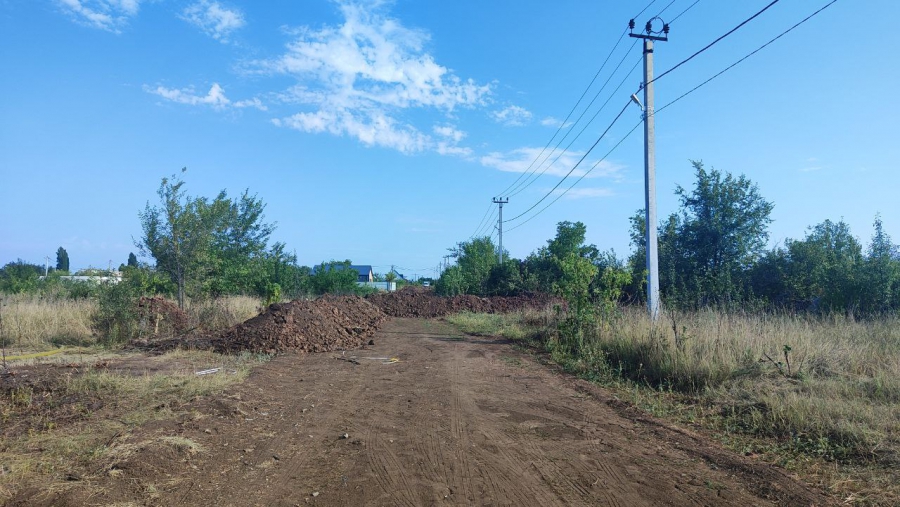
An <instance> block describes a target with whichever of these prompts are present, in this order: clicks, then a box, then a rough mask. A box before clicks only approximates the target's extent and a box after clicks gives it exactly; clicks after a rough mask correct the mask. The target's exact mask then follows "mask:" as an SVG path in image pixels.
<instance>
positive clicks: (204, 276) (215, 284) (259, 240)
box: [138, 170, 286, 308]
mask: <svg viewBox="0 0 900 507" xmlns="http://www.w3.org/2000/svg"><path fill="white" fill-rule="evenodd" d="M182 172H184V170H182ZM183 187H184V181H183V180H181V179H180V178H179V177H177V176H173V177H172V178H171V179H168V178H164V179H163V180H162V183H161V185H160V187H159V190H158V191H157V194H158V195H159V199H160V204H159V205H158V206H151V205H150V203H147V205H146V207H145V209H144V211H143V212H141V213H140V218H141V227H142V229H143V236H142V238H141V241H140V242H139V243H138V247H139V248H140V249H141V252H142V253H144V254H145V255H147V256H151V257H153V258H154V259H155V260H156V268H157V270H159V271H160V272H163V273H165V274H167V275H168V276H169V277H170V278H171V279H172V282H173V283H174V284H175V286H176V287H177V298H178V304H179V306H180V307H182V308H183V307H184V299H185V296H186V295H191V296H198V297H203V296H206V295H213V296H217V295H221V294H235V293H245V294H246V293H256V294H257V295H261V296H263V295H266V294H268V293H269V289H267V288H266V287H267V284H268V283H269V282H273V281H272V280H267V279H265V277H266V276H268V275H270V274H272V273H273V272H275V271H277V270H278V268H276V269H274V270H273V269H270V268H271V267H272V263H273V262H272V261H273V259H274V260H275V263H276V264H277V263H278V262H279V261H280V260H285V259H286V257H285V255H284V252H283V245H280V246H278V247H277V248H274V247H273V250H272V251H269V250H267V242H268V239H269V236H270V235H271V233H272V231H273V230H274V225H272V224H267V223H265V222H264V221H263V219H264V215H263V210H264V209H265V204H263V202H262V201H261V200H260V199H258V198H257V197H256V196H255V195H254V196H251V195H250V194H249V192H248V191H244V193H243V194H242V195H241V197H240V198H239V199H238V200H236V201H235V200H232V199H230V198H228V195H227V194H226V192H225V191H224V190H223V191H221V192H219V194H218V195H217V196H216V197H215V199H212V200H210V199H207V198H205V197H192V196H188V195H187V194H186V193H185V191H184V188H183ZM274 283H278V282H277V281H274Z"/></svg>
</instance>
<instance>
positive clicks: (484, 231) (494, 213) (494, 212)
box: [469, 208, 497, 239]
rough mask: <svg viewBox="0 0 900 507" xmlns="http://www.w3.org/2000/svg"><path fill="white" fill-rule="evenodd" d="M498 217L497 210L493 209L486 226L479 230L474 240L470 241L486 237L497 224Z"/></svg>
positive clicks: (485, 223)
mask: <svg viewBox="0 0 900 507" xmlns="http://www.w3.org/2000/svg"><path fill="white" fill-rule="evenodd" d="M496 217H497V209H496V208H492V209H491V213H490V215H489V217H488V219H487V220H486V221H485V222H484V225H483V226H482V227H481V228H480V229H478V231H477V232H476V234H475V235H474V236H472V238H469V239H473V238H480V237H482V236H484V235H485V234H487V232H488V231H489V230H490V228H491V227H493V225H494V223H495V222H496Z"/></svg>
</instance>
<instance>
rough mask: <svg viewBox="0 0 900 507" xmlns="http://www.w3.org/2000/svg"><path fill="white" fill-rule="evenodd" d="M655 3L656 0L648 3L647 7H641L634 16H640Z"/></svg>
mask: <svg viewBox="0 0 900 507" xmlns="http://www.w3.org/2000/svg"><path fill="white" fill-rule="evenodd" d="M655 3H656V0H652V1H651V2H650V3H649V4H647V6H646V7H644V8H643V9H641V12H639V13H637V14H636V15H635V16H634V17H635V18H636V17H639V16H640V15H641V14H643V13H644V11H646V10H647V9H649V8H650V6H651V5H653V4H655Z"/></svg>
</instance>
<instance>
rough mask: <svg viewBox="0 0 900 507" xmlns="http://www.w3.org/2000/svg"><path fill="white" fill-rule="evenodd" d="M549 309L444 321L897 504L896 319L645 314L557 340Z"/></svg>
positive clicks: (870, 498)
mask: <svg viewBox="0 0 900 507" xmlns="http://www.w3.org/2000/svg"><path fill="white" fill-rule="evenodd" d="M563 318H564V317H561V316H557V315H554V314H553V313H552V312H549V311H547V312H535V311H531V312H525V313H518V314H510V315H480V314H460V315H456V316H452V317H448V320H449V321H450V322H452V323H453V324H455V325H457V326H458V327H459V328H460V330H461V331H463V332H466V333H470V334H481V335H501V336H505V337H508V338H512V339H517V340H522V341H523V343H530V344H531V345H534V346H537V347H539V348H540V349H542V350H544V351H546V352H548V353H549V356H550V358H552V360H553V361H554V362H556V363H558V364H560V365H561V366H562V367H564V368H565V369H567V370H568V371H570V372H573V373H575V374H577V375H579V376H581V377H583V378H587V379H589V380H593V381H596V382H599V383H602V384H604V385H606V386H608V387H610V388H612V389H614V390H615V392H616V393H617V394H618V395H619V396H620V397H623V398H625V399H627V400H628V401H630V402H632V403H634V404H636V405H638V406H640V407H642V408H644V409H646V410H648V411H649V412H651V413H654V414H655V415H658V416H663V417H669V418H675V419H677V420H679V421H681V422H684V423H690V424H698V425H700V426H702V427H704V428H707V429H710V430H713V431H714V433H715V434H716V435H717V436H718V437H719V438H720V439H721V440H722V441H723V442H724V443H726V445H729V446H730V447H732V448H733V449H735V450H737V451H739V452H742V453H744V454H746V455H757V456H761V457H763V458H765V459H770V460H772V461H775V462H778V463H779V464H781V465H783V466H785V467H787V468H789V469H792V470H795V471H797V472H798V473H801V474H803V476H804V477H805V478H806V479H807V480H809V481H811V482H815V483H818V484H820V485H822V486H823V487H825V488H826V489H828V490H830V491H831V492H832V493H834V494H835V495H836V496H838V497H839V498H841V499H843V500H846V501H848V502H850V503H854V504H860V505H867V504H872V505H897V504H900V319H898V318H896V317H891V318H886V319H882V320H875V321H854V320H850V319H846V318H842V317H831V318H816V317H803V316H789V315H745V314H723V313H717V312H714V311H702V312H698V313H669V314H667V315H666V316H665V317H664V319H663V320H661V321H659V322H658V323H657V324H656V325H652V323H651V322H650V320H649V319H648V318H647V316H646V314H645V312H644V311H642V310H641V309H625V310H622V311H618V312H614V313H613V314H612V315H609V316H608V317H605V318H597V319H594V320H593V321H592V323H591V324H590V325H587V326H585V327H582V328H581V332H580V333H574V334H573V333H569V334H568V335H566V334H562V333H560V332H559V329H561V328H565V322H564V321H563V320H562V319H563Z"/></svg>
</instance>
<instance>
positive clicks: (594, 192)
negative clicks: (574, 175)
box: [553, 187, 616, 200]
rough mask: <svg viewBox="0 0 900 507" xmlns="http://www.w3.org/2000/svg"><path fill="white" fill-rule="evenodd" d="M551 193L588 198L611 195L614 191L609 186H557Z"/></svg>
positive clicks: (564, 196) (567, 196)
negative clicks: (569, 187) (566, 187)
mask: <svg viewBox="0 0 900 507" xmlns="http://www.w3.org/2000/svg"><path fill="white" fill-rule="evenodd" d="M553 195H562V196H563V199H571V200H574V199H589V198H594V197H612V196H614V195H616V194H615V192H613V191H612V189H609V188H599V187H595V188H571V189H565V188H558V189H556V190H554V191H553Z"/></svg>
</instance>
